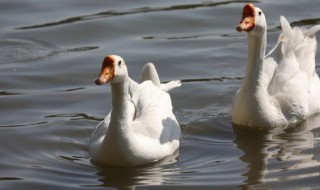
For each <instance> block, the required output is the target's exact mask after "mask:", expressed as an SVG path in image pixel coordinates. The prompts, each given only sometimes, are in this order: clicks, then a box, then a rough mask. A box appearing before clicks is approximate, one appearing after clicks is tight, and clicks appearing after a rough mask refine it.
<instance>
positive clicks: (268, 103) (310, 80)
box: [232, 4, 320, 128]
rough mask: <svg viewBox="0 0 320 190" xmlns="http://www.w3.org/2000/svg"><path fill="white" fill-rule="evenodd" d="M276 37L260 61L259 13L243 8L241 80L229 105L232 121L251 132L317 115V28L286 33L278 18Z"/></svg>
mask: <svg viewBox="0 0 320 190" xmlns="http://www.w3.org/2000/svg"><path fill="white" fill-rule="evenodd" d="M280 23H281V27H282V33H281V34H280V36H279V39H278V43H277V45H276V46H275V47H274V48H273V49H272V51H271V52H270V53H269V54H268V55H267V56H265V50H266V43H267V37H266V33H267V25H266V19H265V16H264V13H263V12H262V10H261V9H259V8H257V7H254V6H253V5H252V4H247V5H246V6H245V7H244V8H243V13H242V20H241V22H240V24H239V25H238V26H237V31H239V32H241V31H246V32H247V34H248V62H247V68H246V75H245V77H244V80H243V83H242V86H241V88H240V89H239V91H238V92H237V93H236V95H235V97H234V100H233V108H232V122H233V123H234V124H237V125H243V126H252V127H261V128H262V127H264V128H272V127H284V126H288V125H294V124H296V123H297V122H300V121H301V120H303V119H305V118H306V117H308V116H311V115H313V114H315V113H318V112H320V82H319V77H318V75H317V73H316V71H315V54H316V46H317V41H316V37H315V33H316V32H317V31H318V30H320V25H317V26H314V27H312V28H311V29H309V30H305V29H301V28H298V27H295V28H293V29H292V28H291V26H290V24H289V23H288V21H287V20H286V19H285V18H284V17H283V16H281V17H280Z"/></svg>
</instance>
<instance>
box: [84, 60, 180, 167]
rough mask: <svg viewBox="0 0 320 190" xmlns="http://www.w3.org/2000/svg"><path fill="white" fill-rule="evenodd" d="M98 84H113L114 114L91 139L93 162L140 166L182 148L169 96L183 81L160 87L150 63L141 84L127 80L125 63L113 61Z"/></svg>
mask: <svg viewBox="0 0 320 190" xmlns="http://www.w3.org/2000/svg"><path fill="white" fill-rule="evenodd" d="M95 82H96V84H98V85H101V84H104V83H108V82H110V83H111V91H112V110H111V111H110V113H109V114H108V115H107V116H106V118H105V119H104V120H103V121H102V122H101V123H100V124H99V125H98V126H97V127H96V129H95V130H94V132H93V134H92V136H91V139H90V145H89V153H90V156H91V157H92V160H93V161H94V162H98V163H102V164H105V165H112V166H127V167H130V166H138V165H144V164H148V163H152V162H156V161H158V160H161V159H163V158H165V157H168V156H170V155H171V154H173V153H174V152H175V151H176V150H177V149H178V148H179V144H180V135H181V131H180V126H179V124H178V122H177V120H176V118H175V116H174V114H173V112H172V105H171V99H170V95H169V94H168V93H167V92H166V91H167V90H170V89H173V88H175V87H178V86H180V85H181V82H180V81H171V82H169V83H167V84H161V85H160V80H159V77H158V74H157V71H156V69H155V67H154V66H153V64H151V63H149V64H146V65H145V67H144V69H143V73H142V76H141V82H142V83H141V84H138V83H136V82H134V81H133V80H132V79H131V78H130V77H129V76H128V71H127V67H126V64H125V62H124V60H123V59H122V58H121V57H119V56H116V55H110V56H107V57H105V59H104V61H103V64H102V69H101V73H100V75H99V77H98V78H97V79H96V81H95ZM165 90H166V91H165Z"/></svg>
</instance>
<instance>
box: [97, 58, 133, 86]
mask: <svg viewBox="0 0 320 190" xmlns="http://www.w3.org/2000/svg"><path fill="white" fill-rule="evenodd" d="M127 76H128V71H127V67H126V64H125V62H124V60H123V59H122V57H120V56H117V55H108V56H106V57H105V58H104V60H103V63H102V67H101V72H100V74H99V76H98V78H97V79H96V80H95V83H96V84H97V85H102V84H105V83H108V82H111V83H120V82H122V81H124V80H125V79H126V78H127Z"/></svg>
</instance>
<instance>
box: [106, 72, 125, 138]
mask: <svg viewBox="0 0 320 190" xmlns="http://www.w3.org/2000/svg"><path fill="white" fill-rule="evenodd" d="M129 84H130V80H129V77H128V76H126V77H125V79H124V80H123V81H121V82H119V83H111V91H112V112H111V120H110V125H109V130H112V133H114V132H124V131H126V130H128V126H129V125H130V119H129V118H130V117H129V114H130V113H129V105H128V104H129V100H130V95H129ZM110 132H111V131H109V132H108V133H110Z"/></svg>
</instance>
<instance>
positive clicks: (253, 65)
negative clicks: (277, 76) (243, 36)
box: [242, 33, 267, 92]
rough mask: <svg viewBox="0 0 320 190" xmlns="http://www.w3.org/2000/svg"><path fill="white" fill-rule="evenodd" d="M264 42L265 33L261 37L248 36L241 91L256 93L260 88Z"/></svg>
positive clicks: (264, 49) (265, 38) (265, 39)
mask: <svg viewBox="0 0 320 190" xmlns="http://www.w3.org/2000/svg"><path fill="white" fill-rule="evenodd" d="M266 41H267V37H266V33H264V34H263V35H261V36H260V35H259V36H256V35H250V34H249V35H248V62H247V68H246V75H245V78H244V82H243V85H242V89H243V90H250V91H251V92H252V91H254V92H256V91H257V90H258V89H260V88H261V79H262V74H263V60H264V57H265V51H266Z"/></svg>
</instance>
